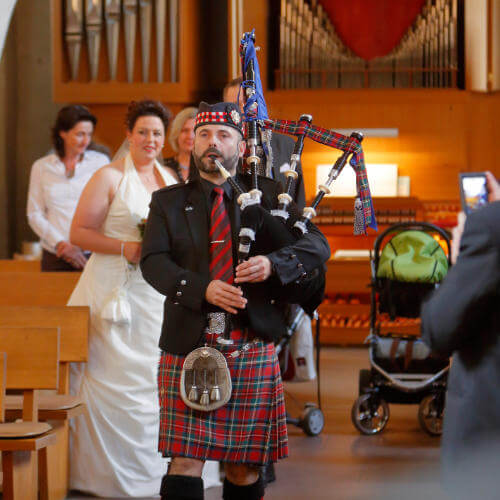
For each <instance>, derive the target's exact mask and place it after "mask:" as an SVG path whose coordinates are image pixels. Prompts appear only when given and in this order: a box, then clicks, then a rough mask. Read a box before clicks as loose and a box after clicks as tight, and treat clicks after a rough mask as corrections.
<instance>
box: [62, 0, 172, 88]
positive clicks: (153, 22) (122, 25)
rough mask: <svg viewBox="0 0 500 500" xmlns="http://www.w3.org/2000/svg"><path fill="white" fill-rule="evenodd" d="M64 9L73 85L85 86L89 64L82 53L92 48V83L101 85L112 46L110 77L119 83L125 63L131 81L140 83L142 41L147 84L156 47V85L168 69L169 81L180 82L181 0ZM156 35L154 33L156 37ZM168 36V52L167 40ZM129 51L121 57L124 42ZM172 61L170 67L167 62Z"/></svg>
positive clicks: (77, 0) (66, 4)
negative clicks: (102, 61) (137, 73)
mask: <svg viewBox="0 0 500 500" xmlns="http://www.w3.org/2000/svg"><path fill="white" fill-rule="evenodd" d="M59 1H61V2H62V8H63V9H64V16H63V34H64V36H63V39H64V42H63V43H64V51H65V53H66V56H67V59H68V61H69V67H70V72H69V73H70V80H73V81H77V80H80V81H81V67H82V65H83V64H84V58H83V57H82V50H81V49H82V47H83V44H84V43H85V42H86V45H87V55H88V58H87V59H88V69H89V71H88V72H87V73H88V75H89V76H88V79H89V80H90V81H96V80H97V79H98V72H99V56H100V46H101V41H104V40H105V41H106V47H107V57H106V65H107V68H106V69H107V72H106V73H107V76H108V80H109V81H116V80H117V78H118V77H117V67H118V65H119V58H120V57H122V58H123V59H124V62H125V67H126V81H127V82H128V83H133V82H134V68H135V65H136V64H137V62H138V61H136V52H137V48H136V37H137V38H139V39H140V58H137V59H139V60H140V64H141V76H142V78H141V80H142V82H144V83H147V82H149V81H150V61H151V53H152V48H153V45H154V49H155V54H156V58H155V62H156V74H155V75H154V76H153V79H155V81H156V82H158V83H161V82H163V81H164V79H165V66H167V67H168V68H169V69H170V71H169V81H170V82H176V81H177V79H178V68H177V66H178V59H179V56H178V52H179V23H178V16H179V0H85V1H84V0H59ZM153 30H154V31H153ZM167 36H168V51H167V50H166V40H167ZM121 38H123V41H124V46H125V50H124V51H122V52H123V53H120V50H119V47H120V39H121ZM167 54H168V58H169V60H168V61H167V64H165V57H167Z"/></svg>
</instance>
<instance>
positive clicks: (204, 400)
mask: <svg viewBox="0 0 500 500" xmlns="http://www.w3.org/2000/svg"><path fill="white" fill-rule="evenodd" d="M203 381H204V387H203V392H202V393H201V398H200V405H202V406H208V405H209V404H210V396H209V394H208V388H207V370H203Z"/></svg>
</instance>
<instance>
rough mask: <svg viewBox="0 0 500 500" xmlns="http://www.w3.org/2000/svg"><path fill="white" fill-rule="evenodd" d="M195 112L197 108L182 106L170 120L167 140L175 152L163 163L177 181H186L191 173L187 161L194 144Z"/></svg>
mask: <svg viewBox="0 0 500 500" xmlns="http://www.w3.org/2000/svg"><path fill="white" fill-rule="evenodd" d="M197 113H198V109H197V108H194V107H189V108H184V109H183V110H182V111H180V112H179V113H178V114H177V116H176V117H175V118H174V120H173V121H172V125H171V126H170V131H169V133H168V142H169V143H170V145H171V146H172V149H173V150H174V151H175V153H176V154H175V156H171V157H169V158H165V160H164V165H165V166H166V167H168V168H169V169H170V171H171V173H172V174H174V175H175V176H176V177H177V179H178V181H179V182H186V181H187V180H188V179H189V177H190V175H192V173H191V174H190V169H189V163H190V159H191V150H192V149H193V144H194V121H195V118H196V114H197Z"/></svg>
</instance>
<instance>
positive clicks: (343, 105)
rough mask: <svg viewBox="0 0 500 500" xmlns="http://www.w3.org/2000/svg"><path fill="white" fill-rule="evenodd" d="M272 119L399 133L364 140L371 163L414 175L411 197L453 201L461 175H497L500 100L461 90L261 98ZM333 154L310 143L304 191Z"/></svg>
mask: <svg viewBox="0 0 500 500" xmlns="http://www.w3.org/2000/svg"><path fill="white" fill-rule="evenodd" d="M266 98H267V103H268V107H269V109H270V114H271V117H273V118H286V119H293V120H296V119H297V118H298V117H299V116H300V114H302V113H310V114H312V115H313V117H314V122H313V123H316V124H317V125H320V126H323V127H326V128H333V129H338V128H353V127H358V128H371V127H376V128H378V127H397V128H398V129H399V136H398V137H397V138H371V137H369V138H366V139H365V140H364V142H363V146H364V151H365V159H366V161H367V162H368V163H397V164H398V167H399V175H408V176H410V177H411V195H412V196H416V197H418V198H421V199H424V200H425V199H427V200H429V199H434V200H453V199H458V197H459V193H458V183H457V177H458V172H461V171H473V170H484V169H486V168H488V169H490V170H492V171H493V172H494V173H496V175H497V176H500V164H499V162H498V159H497V146H496V144H498V143H499V142H500V130H499V129H498V127H497V126H496V117H497V116H498V113H499V112H500V94H498V93H497V94H489V95H482V94H475V93H470V92H464V91H459V90H442V89H440V90H357V91H347V90H338V91H276V92H267V94H266ZM337 156H338V153H337V152H336V151H335V150H332V149H331V148H327V147H325V146H322V145H320V144H317V143H314V142H312V141H309V140H308V141H307V142H306V146H305V148H304V153H303V168H304V176H305V179H306V190H307V194H308V196H309V197H311V196H312V195H313V194H314V193H315V185H316V184H315V183H316V179H315V177H316V165H317V164H321V163H333V162H334V161H335V159H336V158H337Z"/></svg>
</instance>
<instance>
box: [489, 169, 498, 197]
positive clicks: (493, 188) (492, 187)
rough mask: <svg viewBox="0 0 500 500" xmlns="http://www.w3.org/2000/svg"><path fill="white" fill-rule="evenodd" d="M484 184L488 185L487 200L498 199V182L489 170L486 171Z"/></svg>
mask: <svg viewBox="0 0 500 500" xmlns="http://www.w3.org/2000/svg"><path fill="white" fill-rule="evenodd" d="M486 186H487V187H488V193H489V196H488V201H498V200H500V184H498V182H497V180H496V179H495V176H494V175H493V174H492V173H491V172H486Z"/></svg>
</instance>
